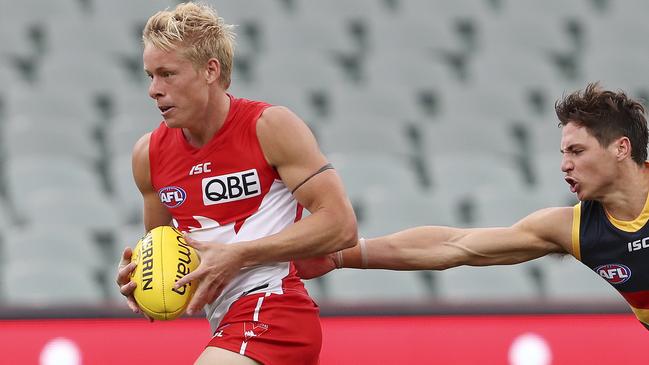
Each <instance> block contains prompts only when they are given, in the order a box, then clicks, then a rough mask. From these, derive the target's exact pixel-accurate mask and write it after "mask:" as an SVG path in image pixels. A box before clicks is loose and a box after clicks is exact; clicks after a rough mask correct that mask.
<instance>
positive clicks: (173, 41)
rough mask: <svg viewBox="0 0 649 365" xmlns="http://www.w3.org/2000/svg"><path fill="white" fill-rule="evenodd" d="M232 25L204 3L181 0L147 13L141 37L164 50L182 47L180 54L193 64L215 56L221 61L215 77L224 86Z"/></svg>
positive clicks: (228, 71) (229, 65) (231, 46)
mask: <svg viewBox="0 0 649 365" xmlns="http://www.w3.org/2000/svg"><path fill="white" fill-rule="evenodd" d="M232 28H233V26H232V25H229V24H226V23H225V21H224V20H223V18H221V17H219V16H218V14H217V13H216V10H214V9H213V8H212V7H210V6H209V5H207V4H196V3H192V2H188V3H181V4H178V6H176V8H175V9H173V10H164V11H159V12H157V13H155V14H154V15H153V16H151V17H150V18H149V20H148V21H147V23H146V25H145V26H144V30H143V32H142V41H143V42H144V45H145V46H147V45H151V46H154V47H156V48H159V49H162V50H165V51H171V50H173V49H176V48H177V47H182V48H183V49H182V50H181V52H182V55H183V56H184V57H186V58H187V59H188V60H190V61H191V62H192V63H193V64H194V66H195V67H197V68H198V67H201V66H203V65H204V64H206V63H207V61H208V60H209V59H210V58H216V59H217V60H218V61H219V63H220V65H221V76H220V79H219V81H220V82H221V84H222V85H223V86H224V87H225V88H226V89H227V88H228V87H229V86H230V81H231V79H230V78H231V75H232V57H233V55H234V36H235V35H234V32H233V31H232Z"/></svg>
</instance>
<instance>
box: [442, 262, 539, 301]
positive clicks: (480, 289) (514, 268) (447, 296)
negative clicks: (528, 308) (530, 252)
mask: <svg viewBox="0 0 649 365" xmlns="http://www.w3.org/2000/svg"><path fill="white" fill-rule="evenodd" d="M436 280H437V281H436V284H437V291H438V293H439V295H440V299H443V300H447V301H451V302H481V303H498V302H509V301H511V300H532V299H537V298H538V296H539V294H540V293H539V288H538V287H537V286H536V284H535V283H534V281H533V280H532V277H531V275H530V272H529V270H528V269H527V268H526V266H525V265H523V264H519V265H511V266H485V267H456V268H453V269H448V270H445V271H442V272H439V273H438V274H437V275H436Z"/></svg>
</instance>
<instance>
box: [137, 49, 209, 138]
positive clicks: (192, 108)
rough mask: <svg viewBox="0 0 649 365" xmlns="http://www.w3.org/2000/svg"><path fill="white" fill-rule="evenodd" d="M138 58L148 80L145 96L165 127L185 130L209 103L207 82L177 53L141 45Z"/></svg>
mask: <svg viewBox="0 0 649 365" xmlns="http://www.w3.org/2000/svg"><path fill="white" fill-rule="evenodd" d="M142 58H143V62H144V70H145V72H146V73H147V75H148V76H149V78H150V79H151V83H150V85H149V96H150V97H151V98H153V99H154V100H155V102H156V106H157V107H158V109H159V110H160V113H161V115H162V117H163V118H164V120H165V123H166V124H167V126H168V127H170V128H183V127H188V126H189V123H191V122H192V121H196V120H198V119H200V118H201V116H203V115H205V111H206V109H207V106H208V101H209V92H208V85H207V82H206V80H205V78H204V77H203V75H202V74H201V73H200V72H199V71H198V70H196V68H195V67H194V65H193V64H192V62H191V61H190V60H189V59H187V58H186V57H183V56H182V54H181V50H171V51H165V50H162V49H159V48H156V47H155V46H152V45H145V47H144V53H143V57H142Z"/></svg>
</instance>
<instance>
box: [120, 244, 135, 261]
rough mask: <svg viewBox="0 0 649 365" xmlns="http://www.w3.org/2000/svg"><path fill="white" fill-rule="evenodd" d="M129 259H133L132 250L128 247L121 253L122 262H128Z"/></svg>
mask: <svg viewBox="0 0 649 365" xmlns="http://www.w3.org/2000/svg"><path fill="white" fill-rule="evenodd" d="M131 257H133V249H132V248H130V247H126V248H124V251H122V262H130V261H131Z"/></svg>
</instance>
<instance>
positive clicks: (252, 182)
mask: <svg viewBox="0 0 649 365" xmlns="http://www.w3.org/2000/svg"><path fill="white" fill-rule="evenodd" d="M202 186H203V204H205V205H214V204H223V203H229V202H233V201H237V200H242V199H248V198H252V197H254V196H257V195H259V194H261V184H260V183H259V176H258V175H257V170H255V169H251V170H246V171H239V172H235V173H232V174H226V175H219V176H212V177H207V178H204V179H203V181H202Z"/></svg>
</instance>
